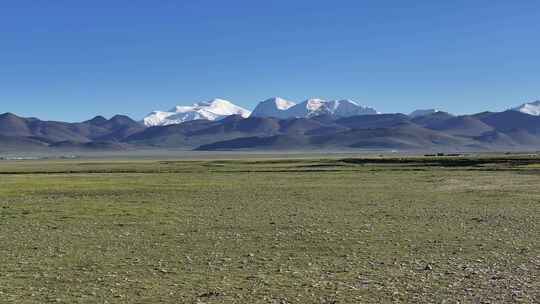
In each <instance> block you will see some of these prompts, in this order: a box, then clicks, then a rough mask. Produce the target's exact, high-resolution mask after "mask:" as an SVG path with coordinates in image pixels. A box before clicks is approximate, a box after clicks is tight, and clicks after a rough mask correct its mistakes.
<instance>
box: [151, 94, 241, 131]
mask: <svg viewBox="0 0 540 304" xmlns="http://www.w3.org/2000/svg"><path fill="white" fill-rule="evenodd" d="M250 114H251V112H250V111H248V110H246V109H244V108H242V107H239V106H237V105H235V104H233V103H231V102H230V101H227V100H224V99H219V98H216V99H212V100H210V101H207V102H198V103H195V104H193V105H192V106H176V107H174V108H172V109H171V110H169V111H154V112H152V113H150V114H149V115H148V116H146V117H145V118H144V119H143V123H144V124H145V125H146V126H165V125H172V124H180V123H183V122H186V121H190V120H197V119H206V120H219V119H222V118H224V117H227V116H230V115H240V116H242V117H248V116H249V115H250Z"/></svg>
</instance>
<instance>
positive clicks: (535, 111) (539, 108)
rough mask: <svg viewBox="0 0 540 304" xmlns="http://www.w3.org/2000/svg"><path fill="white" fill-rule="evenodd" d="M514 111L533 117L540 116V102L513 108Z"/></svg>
mask: <svg viewBox="0 0 540 304" xmlns="http://www.w3.org/2000/svg"><path fill="white" fill-rule="evenodd" d="M512 110H514V111H518V112H521V113H525V114H529V115H533V116H540V100H537V101H534V102H529V103H524V104H522V105H520V106H519V107H515V108H513V109H512Z"/></svg>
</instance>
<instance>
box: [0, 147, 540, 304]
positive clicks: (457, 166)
mask: <svg viewBox="0 0 540 304" xmlns="http://www.w3.org/2000/svg"><path fill="white" fill-rule="evenodd" d="M539 162H540V160H538V159H536V158H518V159H510V160H508V159H501V158H489V159H446V158H438V159H425V158H421V159H420V158H419V159H412V158H407V159H385V160H376V159H370V160H358V159H323V160H314V159H299V160H293V159H288V160H253V161H250V160H245V161H242V160H234V161H218V160H214V161H203V160H198V161H170V160H169V161H157V160H155V161H154V160H145V161H136V160H129V161H120V160H114V161H106V160H100V161H95V160H94V161H91V160H88V161H83V160H69V161H67V160H64V161H26V162H0V244H1V245H0V302H1V303H280V304H282V303H393V302H402V303H458V302H459V303H506V302H508V303H514V302H515V303H538V302H540V230H539V222H540V188H539V187H538V185H539V182H540V166H539V165H538V163H539Z"/></svg>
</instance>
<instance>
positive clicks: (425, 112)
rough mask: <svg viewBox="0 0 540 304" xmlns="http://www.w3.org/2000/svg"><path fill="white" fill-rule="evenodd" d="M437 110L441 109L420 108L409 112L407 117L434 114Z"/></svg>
mask: <svg viewBox="0 0 540 304" xmlns="http://www.w3.org/2000/svg"><path fill="white" fill-rule="evenodd" d="M438 112H441V111H440V110H437V109H420V110H416V111H413V112H411V113H410V114H409V117H411V118H415V117H421V116H427V115H431V114H435V113H438Z"/></svg>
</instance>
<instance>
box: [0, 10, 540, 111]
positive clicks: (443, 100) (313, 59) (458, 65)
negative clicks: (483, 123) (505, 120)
mask: <svg viewBox="0 0 540 304" xmlns="http://www.w3.org/2000/svg"><path fill="white" fill-rule="evenodd" d="M539 20H540V2H538V1H527V0H522V1H497V0H495V1H493V0H492V1H483V0H477V1H470V0H468V1H461V0H455V1H428V0H425V1H388V0H378V1H361V0H356V1H313V0H309V1H308V0H297V1H291V0H289V1H281V0H273V1H247V0H246V1H238V0H228V1H215V0H213V1H209V0H194V1H187V0H186V1H165V0H153V1H150V0H148V1H140V0H130V1H126V0H115V1H102V0H93V1H70V0H57V1H37V0H35V1H26V0H17V1H1V0H0V28H1V30H0V112H7V111H10V112H14V113H16V114H19V115H23V116H38V117H40V118H43V119H56V120H68V121H80V120H84V119H88V118H91V117H92V116H94V115H97V114H102V115H104V116H111V115H113V114H117V113H120V114H128V115H130V116H132V117H134V118H137V119H140V118H142V117H143V116H144V115H145V114H147V113H148V112H149V111H151V110H155V109H169V108H171V107H172V106H174V105H176V104H191V103H193V102H197V101H203V100H208V99H211V98H213V97H221V98H226V99H229V100H231V101H233V102H235V103H237V104H239V105H241V106H245V107H247V108H252V107H253V106H254V105H255V104H256V103H257V102H258V101H260V100H262V99H265V98H267V97H271V96H281V97H285V98H288V99H291V100H294V101H301V100H304V99H306V98H308V97H322V98H328V99H336V98H351V99H354V100H356V101H358V102H360V103H362V104H366V105H370V106H373V107H375V108H377V109H378V110H379V111H382V112H410V111H412V110H414V109H416V108H431V107H435V108H441V109H443V110H447V111H450V112H454V113H471V112H479V111H483V110H504V109H506V108H507V107H510V106H514V105H517V104H519V103H523V102H526V101H532V100H535V99H538V98H540V73H539V71H540V60H539V58H540V40H539V39H538V36H539V34H540V22H539Z"/></svg>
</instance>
